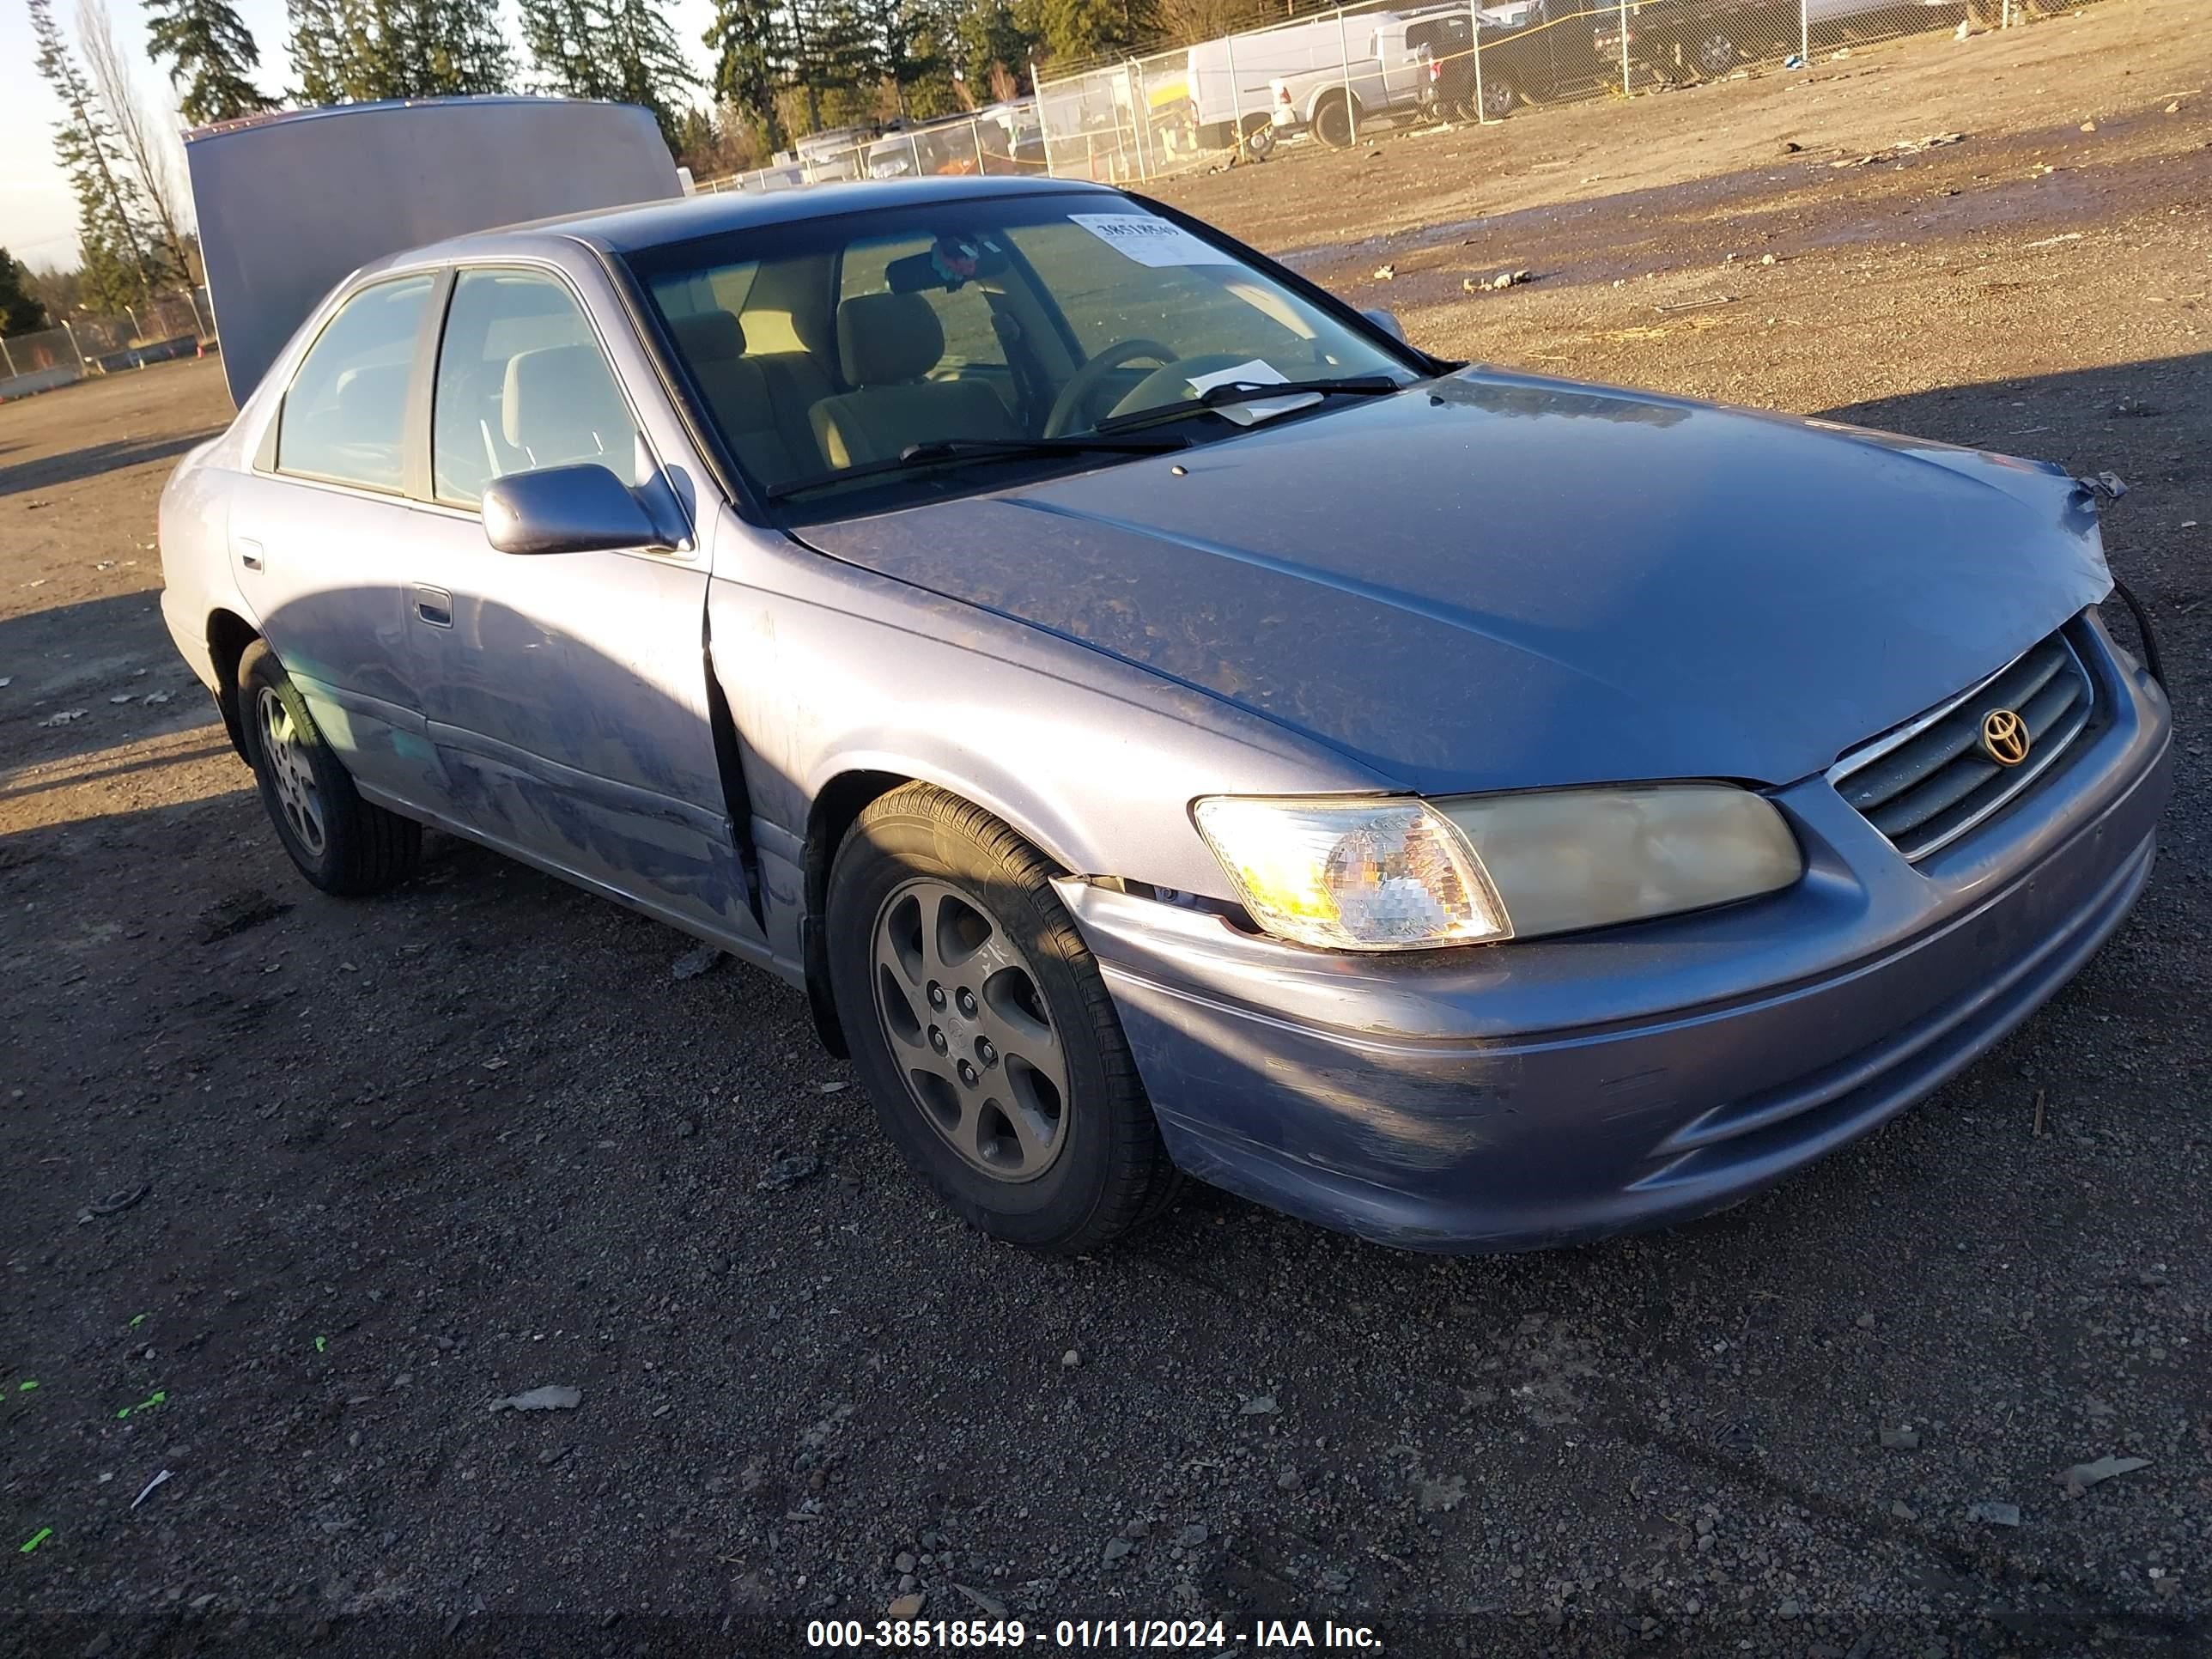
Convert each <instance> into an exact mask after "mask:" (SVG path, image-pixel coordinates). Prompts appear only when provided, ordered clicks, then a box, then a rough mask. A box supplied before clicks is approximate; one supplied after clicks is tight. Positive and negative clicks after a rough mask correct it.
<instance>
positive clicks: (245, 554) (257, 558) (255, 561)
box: [238, 538, 261, 570]
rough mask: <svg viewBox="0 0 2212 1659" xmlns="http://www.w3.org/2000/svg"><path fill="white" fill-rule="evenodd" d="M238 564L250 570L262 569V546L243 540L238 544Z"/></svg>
mask: <svg viewBox="0 0 2212 1659" xmlns="http://www.w3.org/2000/svg"><path fill="white" fill-rule="evenodd" d="M238 562H239V563H240V564H242V565H244V566H245V567H246V568H247V569H248V570H258V569H260V568H261V544H260V543H259V542H249V541H246V540H245V539H244V538H240V541H239V544H238Z"/></svg>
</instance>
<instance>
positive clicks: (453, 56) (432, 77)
mask: <svg viewBox="0 0 2212 1659" xmlns="http://www.w3.org/2000/svg"><path fill="white" fill-rule="evenodd" d="M387 15H388V17H389V18H390V19H391V21H390V23H389V24H388V26H387V28H386V34H385V39H386V41H387V43H389V45H390V46H392V47H393V48H395V50H393V51H392V53H391V56H392V59H393V61H394V64H395V70H394V76H393V78H394V79H395V80H396V81H397V82H398V88H397V89H396V90H395V91H393V92H391V93H387V94H385V95H386V96H387V97H399V98H453V97H463V96H469V95H472V94H483V93H492V92H507V91H510V90H512V89H513V85H514V55H513V52H512V51H511V50H510V49H509V48H508V46H507V32H506V31H505V30H504V29H503V28H501V27H500V19H499V4H498V0H398V3H396V4H394V5H392V7H391V8H390V9H389V11H388V13H387Z"/></svg>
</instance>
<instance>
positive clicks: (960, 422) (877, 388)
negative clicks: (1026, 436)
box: [814, 294, 1021, 467]
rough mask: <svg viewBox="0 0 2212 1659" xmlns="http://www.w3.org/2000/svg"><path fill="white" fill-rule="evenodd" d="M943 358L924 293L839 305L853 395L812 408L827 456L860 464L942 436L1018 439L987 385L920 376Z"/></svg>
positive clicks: (940, 335) (939, 329)
mask: <svg viewBox="0 0 2212 1659" xmlns="http://www.w3.org/2000/svg"><path fill="white" fill-rule="evenodd" d="M943 356H945V329H944V325H942V324H940V323H939V321H938V320H937V313H936V312H934V311H933V310H932V309H931V308H930V305H929V301H927V300H925V299H923V298H922V297H921V295H919V294H860V295H854V297H853V298H851V299H849V300H848V301H845V303H844V304H842V305H841V306H839V307H837V358H838V362H839V363H840V365H841V366H842V368H843V369H844V373H845V383H846V384H847V385H848V386H851V387H852V388H853V390H852V391H850V392H842V393H841V394H839V395H838V396H836V397H834V398H823V400H822V401H821V402H820V403H817V404H815V405H814V436H815V440H816V441H817V442H818V443H819V444H820V445H821V446H822V453H823V459H826V460H827V461H828V462H829V465H831V466H833V467H844V466H859V465H865V464H866V463H867V462H869V461H878V460H889V459H891V458H893V457H894V456H896V455H897V453H899V452H900V451H901V450H902V449H904V448H905V447H907V446H908V444H916V443H927V442H929V441H932V440H934V439H938V438H1018V437H1019V436H1020V435H1021V434H1020V432H1019V431H1018V429H1017V428H1015V425H1014V420H1013V416H1011V415H1009V414H1008V413H1007V412H1006V404H1003V403H1001V402H1000V399H999V394H998V393H997V392H994V391H992V390H991V388H990V387H989V386H985V385H983V384H982V383H981V381H978V380H925V379H923V378H922V377H923V376H925V375H926V374H928V373H929V371H930V370H931V369H933V368H936V367H937V364H938V360H939V358H941V357H943Z"/></svg>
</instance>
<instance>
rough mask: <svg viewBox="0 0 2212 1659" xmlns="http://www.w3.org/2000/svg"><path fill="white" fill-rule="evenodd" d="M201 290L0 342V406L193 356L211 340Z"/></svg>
mask: <svg viewBox="0 0 2212 1659" xmlns="http://www.w3.org/2000/svg"><path fill="white" fill-rule="evenodd" d="M214 318H215V313H214V311H213V309H212V308H211V307H210V306H209V304H208V296H207V290H206V289H204V288H203V289H179V291H177V292H175V293H172V294H157V295H153V296H152V297H151V298H149V299H148V300H146V301H143V302H142V303H140V304H138V305H134V306H127V307H125V308H124V310H123V312H122V313H121V314H120V315H118V316H107V317H72V318H70V319H68V320H67V321H65V322H64V323H63V324H62V325H60V326H59V327H58V328H48V329H41V330H40V331H38V332H36V333H34V334H12V335H9V336H8V337H6V338H5V339H0V402H4V401H5V400H7V399H9V398H21V397H27V396H29V395H30V394H31V393H32V392H46V391H49V390H51V389H52V387H55V386H67V385H69V384H70V382H71V381H73V380H83V379H84V378H85V377H86V376H87V375H90V374H114V373H116V372H118V370H122V369H127V368H144V367H145V366H146V365H147V364H148V363H158V362H167V360H168V359H170V358H172V357H191V356H197V355H198V354H199V353H200V352H201V351H203V350H204V349H206V347H207V346H208V345H209V344H210V343H212V342H213V340H214V339H215V323H214Z"/></svg>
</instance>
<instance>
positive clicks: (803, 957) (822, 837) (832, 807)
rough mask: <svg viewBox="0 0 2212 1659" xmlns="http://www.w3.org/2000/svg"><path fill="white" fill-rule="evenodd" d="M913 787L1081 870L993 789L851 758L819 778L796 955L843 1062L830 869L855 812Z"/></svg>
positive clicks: (921, 769) (914, 766) (816, 1012)
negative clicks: (833, 971)
mask: <svg viewBox="0 0 2212 1659" xmlns="http://www.w3.org/2000/svg"><path fill="white" fill-rule="evenodd" d="M913 784H921V785H924V786H927V787H929V788H933V789H938V790H941V791H943V792H944V793H945V794H948V795H950V796H951V797H952V798H953V799H956V800H960V801H964V802H966V803H967V804H968V805H971V806H974V807H975V808H976V809H978V810H979V811H985V812H988V813H989V814H990V815H991V816H992V817H994V818H996V819H998V820H999V821H1000V823H1003V824H1005V825H1006V827H1007V828H1008V829H1012V831H1013V832H1014V833H1015V834H1016V835H1018V836H1020V837H1021V838H1022V839H1023V840H1024V841H1025V842H1028V843H1029V844H1030V846H1031V847H1033V848H1036V851H1037V854H1038V855H1039V856H1040V857H1041V858H1042V859H1043V860H1045V861H1046V862H1047V863H1048V864H1050V865H1052V866H1054V868H1055V869H1057V870H1059V871H1060V872H1063V873H1068V872H1077V871H1079V869H1080V862H1079V860H1071V858H1070V857H1069V855H1068V854H1067V853H1066V851H1064V850H1062V848H1061V847H1060V845H1059V844H1058V843H1059V842H1060V841H1061V839H1062V838H1061V837H1060V836H1055V835H1054V834H1052V833H1051V832H1049V831H1048V830H1042V829H1040V827H1039V826H1038V825H1037V824H1036V823H1035V822H1033V821H1031V820H1030V817H1029V815H1027V814H1025V813H1024V812H1022V811H1020V810H1019V808H1018V807H1016V806H1014V805H1011V804H1010V803H1008V802H1007V801H1006V800H1004V799H1000V798H999V793H998V792H997V791H994V790H992V789H990V788H988V787H981V786H980V784H979V782H978V781H976V780H974V779H963V778H956V777H952V776H950V775H944V774H942V773H940V772H939V770H938V769H934V768H932V767H929V766H927V765H923V764H920V763H915V762H913V761H894V760H891V759H890V758H889V757H854V759H853V760H852V761H851V762H850V763H847V764H845V765H843V766H842V768H841V769H839V770H838V771H836V773H834V774H833V775H830V776H829V777H828V778H826V779H825V780H824V781H823V782H822V784H821V785H820V787H817V789H816V790H815V791H814V793H813V797H812V799H811V800H810V801H809V803H808V805H807V811H806V835H805V854H804V859H805V864H804V869H803V882H804V896H803V911H802V914H801V916H800V920H799V955H800V961H801V965H802V967H803V968H804V969H805V976H806V1001H807V1007H808V1010H809V1012H811V1014H812V1016H813V1018H814V1030H815V1034H816V1035H817V1036H819V1037H820V1038H821V1040H822V1042H823V1046H824V1047H826V1048H829V1051H830V1052H831V1053H832V1054H837V1055H840V1056H842V1055H844V1054H847V1053H848V1049H847V1048H846V1043H845V1035H844V1030H843V1028H842V1025H841V1024H840V1023H839V1021H838V1018H837V1008H836V1001H835V1000H834V999H833V997H832V996H831V994H830V989H829V956H828V951H827V947H826V944H825V933H824V924H825V923H826V921H827V920H828V910H829V871H830V866H832V865H833V864H835V863H836V858H837V849H838V848H839V847H841V846H842V845H843V844H844V840H845V836H846V835H847V833H848V832H849V831H850V830H851V829H852V827H853V825H854V823H855V822H856V821H858V819H859V818H860V814H861V813H863V812H865V811H867V809H868V808H869V807H870V806H871V805H873V804H874V803H875V802H877V801H878V800H880V799H883V798H884V796H885V795H888V794H890V793H891V792H892V791H894V790H896V789H903V788H906V787H908V786H909V785H913Z"/></svg>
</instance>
